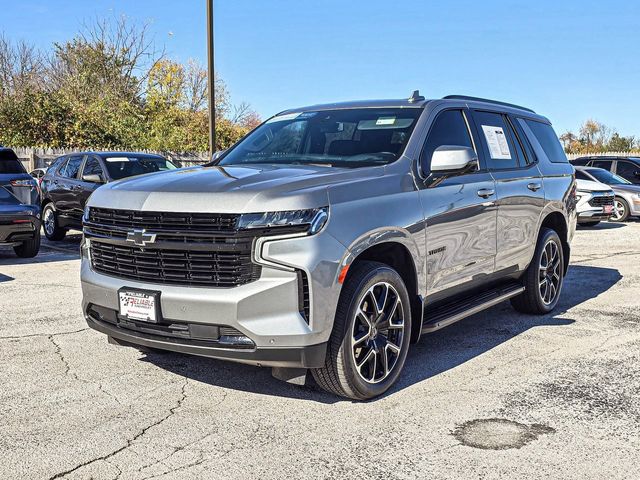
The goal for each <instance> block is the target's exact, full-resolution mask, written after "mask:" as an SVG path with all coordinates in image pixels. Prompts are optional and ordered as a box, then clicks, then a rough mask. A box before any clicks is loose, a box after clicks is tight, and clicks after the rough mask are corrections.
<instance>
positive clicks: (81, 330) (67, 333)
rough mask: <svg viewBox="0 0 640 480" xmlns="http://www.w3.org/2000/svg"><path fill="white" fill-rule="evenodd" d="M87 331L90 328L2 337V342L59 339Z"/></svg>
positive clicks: (0, 338)
mask: <svg viewBox="0 0 640 480" xmlns="http://www.w3.org/2000/svg"><path fill="white" fill-rule="evenodd" d="M85 330H89V327H84V328H81V329H79V330H72V331H70V332H59V333H31V334H29V335H10V336H7V337H0V340H19V339H21V338H34V337H47V338H51V337H58V336H60V335H73V334H74V333H80V332H84V331H85Z"/></svg>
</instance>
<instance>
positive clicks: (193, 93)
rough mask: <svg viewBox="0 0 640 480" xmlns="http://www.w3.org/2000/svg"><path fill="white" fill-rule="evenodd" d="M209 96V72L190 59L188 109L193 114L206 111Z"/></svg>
mask: <svg viewBox="0 0 640 480" xmlns="http://www.w3.org/2000/svg"><path fill="white" fill-rule="evenodd" d="M216 83H218V82H216ZM207 95H208V92H207V71H206V70H205V69H204V68H203V67H202V66H201V65H200V64H199V63H198V62H196V61H195V60H193V59H190V60H189V62H188V64H187V70H186V74H185V97H186V101H187V108H188V109H189V110H191V111H192V112H199V111H201V110H204V109H206V108H207V103H208V101H209V100H208V96H207Z"/></svg>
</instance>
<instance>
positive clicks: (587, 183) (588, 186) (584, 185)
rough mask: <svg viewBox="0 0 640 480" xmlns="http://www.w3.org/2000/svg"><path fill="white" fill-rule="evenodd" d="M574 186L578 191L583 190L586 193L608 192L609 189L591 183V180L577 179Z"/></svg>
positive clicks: (603, 185)
mask: <svg viewBox="0 0 640 480" xmlns="http://www.w3.org/2000/svg"><path fill="white" fill-rule="evenodd" d="M576 184H577V187H578V190H585V191H587V192H608V191H610V190H611V187H610V186H608V185H605V184H604V183H600V182H592V181H591V180H581V179H577V180H576Z"/></svg>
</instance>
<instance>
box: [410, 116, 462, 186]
mask: <svg viewBox="0 0 640 480" xmlns="http://www.w3.org/2000/svg"><path fill="white" fill-rule="evenodd" d="M443 145H451V146H460V147H469V148H473V142H472V141H471V136H470V135H469V128H468V127H467V122H466V120H465V119H464V116H463V114H462V110H446V111H444V112H442V113H440V114H439V115H438V116H437V117H436V119H435V121H434V122H433V125H432V126H431V130H429V136H428V137H427V141H426V142H425V144H424V148H423V149H422V156H421V160H420V165H421V168H422V172H423V173H424V174H427V175H428V173H429V170H430V167H431V157H432V156H433V152H435V150H436V148H438V147H441V146H443Z"/></svg>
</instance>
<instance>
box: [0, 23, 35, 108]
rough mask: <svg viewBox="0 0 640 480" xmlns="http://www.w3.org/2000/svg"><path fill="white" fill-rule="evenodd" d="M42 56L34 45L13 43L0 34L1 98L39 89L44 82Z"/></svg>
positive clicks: (21, 42)
mask: <svg viewBox="0 0 640 480" xmlns="http://www.w3.org/2000/svg"><path fill="white" fill-rule="evenodd" d="M43 77H44V62H43V58H42V54H41V53H40V52H39V51H38V50H36V48H35V47H34V46H32V45H29V44H27V43H25V42H24V41H19V42H17V43H12V42H11V41H9V40H8V39H7V38H6V37H5V36H4V34H0V97H2V98H4V97H6V96H8V95H17V94H19V93H21V92H24V91H25V89H27V88H38V87H40V86H42V84H43V82H44V80H43Z"/></svg>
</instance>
